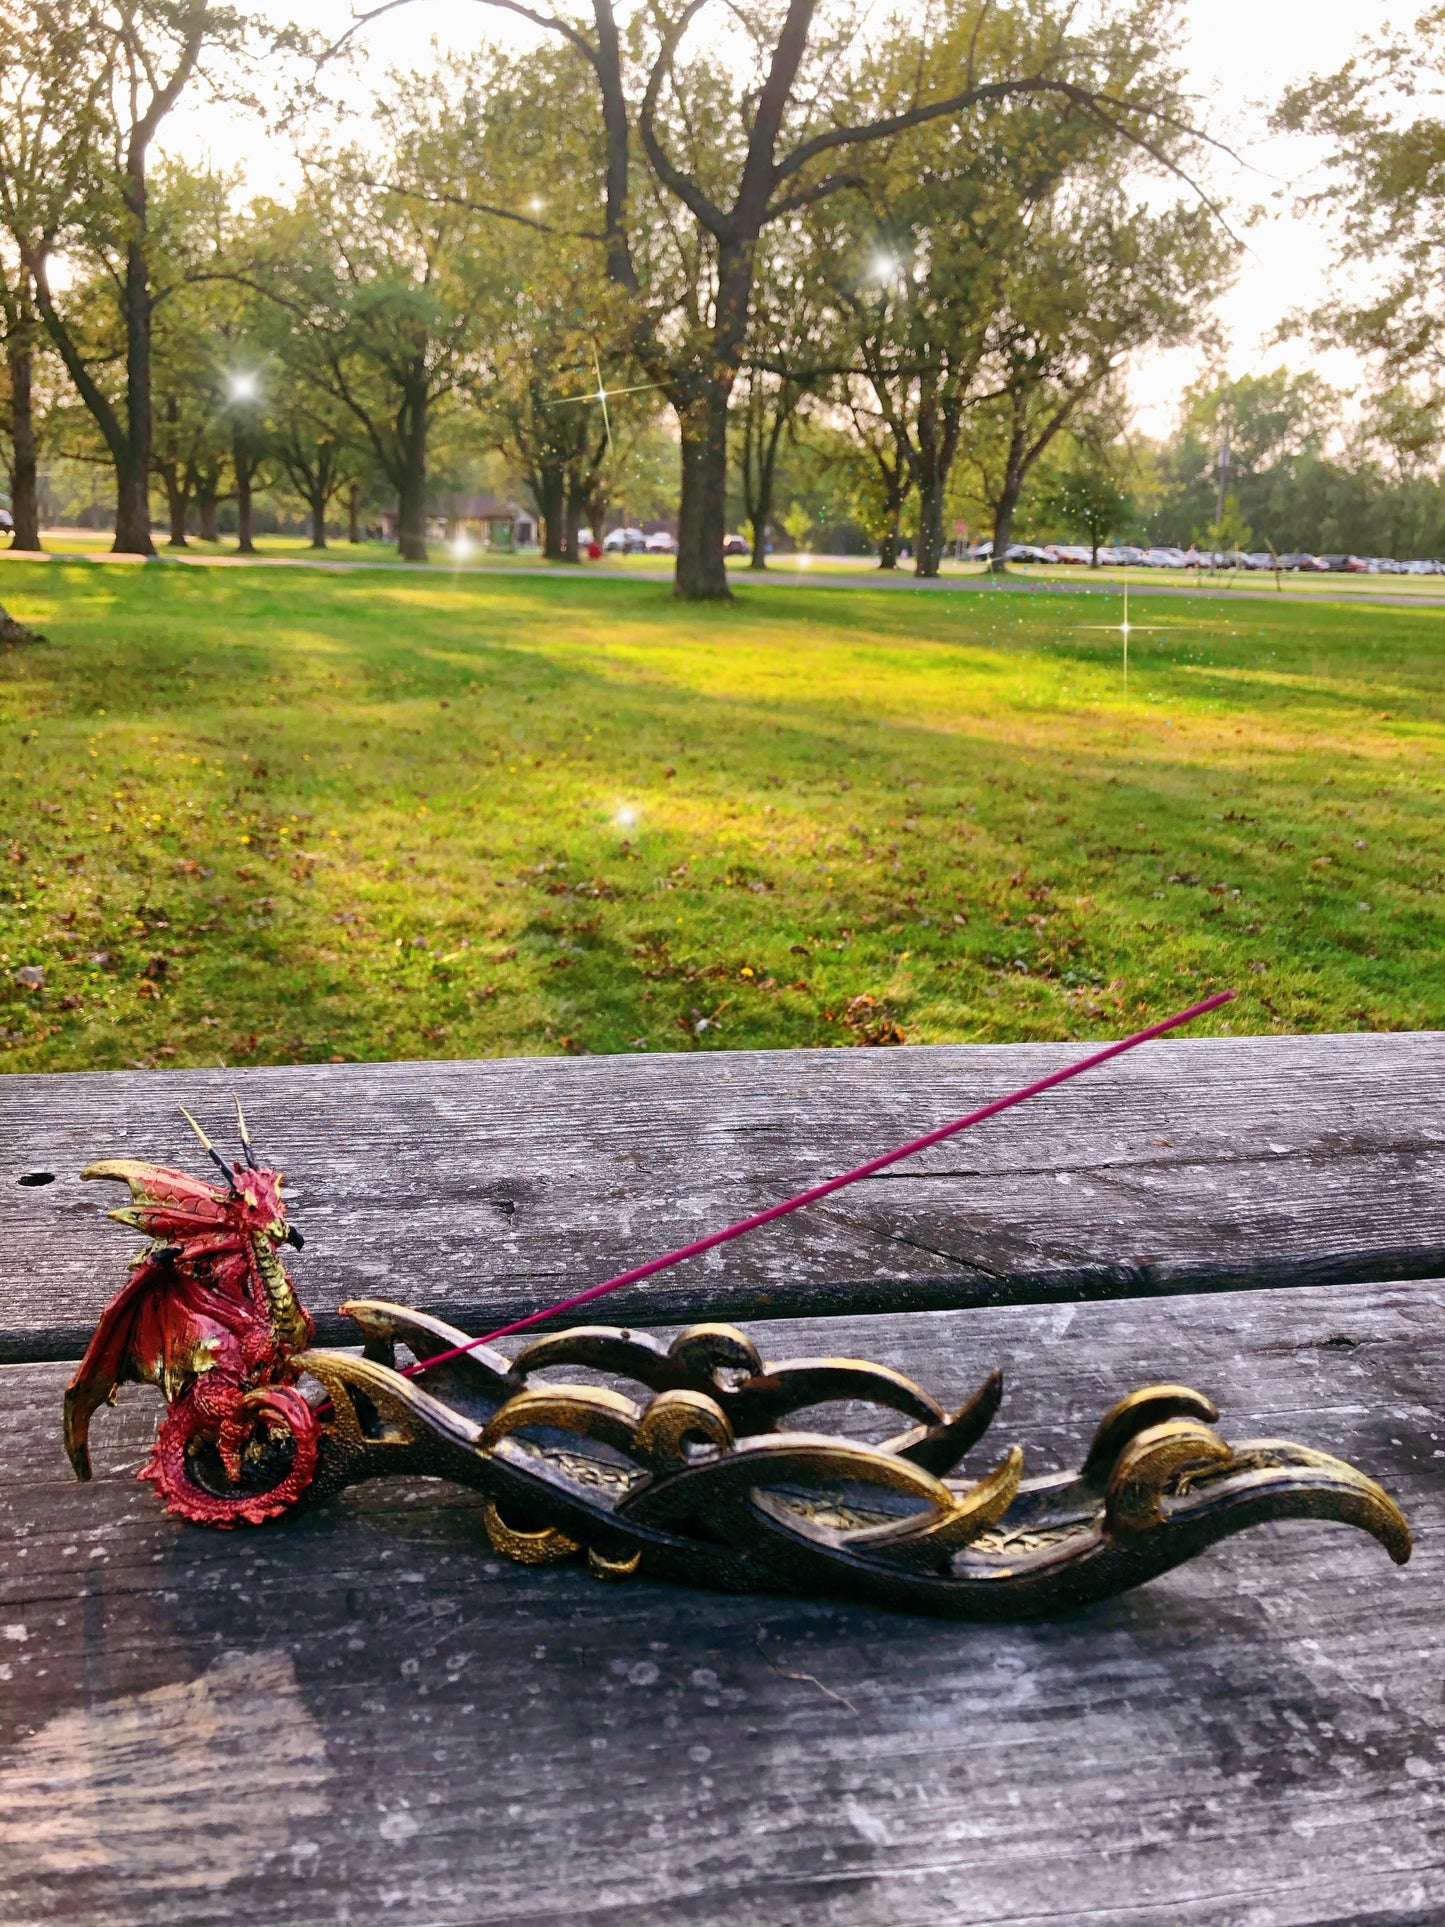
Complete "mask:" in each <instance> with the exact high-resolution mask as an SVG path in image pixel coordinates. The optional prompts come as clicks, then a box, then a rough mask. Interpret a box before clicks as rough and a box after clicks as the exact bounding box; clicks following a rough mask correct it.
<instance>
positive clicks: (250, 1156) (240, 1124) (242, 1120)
mask: <svg viewBox="0 0 1445 1927" xmlns="http://www.w3.org/2000/svg"><path fill="white" fill-rule="evenodd" d="M231 1102H232V1103H233V1104H234V1105H235V1107H236V1129H237V1130H238V1131H239V1132H240V1133H241V1151H242V1154H243V1155H244V1157H245V1160H246V1162H247V1164H249V1165H250V1167H251V1169H252V1170H253V1171H256V1170H259V1169H260V1166H259V1165H258V1164H257V1163H256V1154H255V1152H254V1151H253V1150H252V1149H251V1133H250V1132H249V1131H248V1130H247V1129H246V1113H245V1112H244V1111H243V1110H242V1109H241V1100H240V1098H239V1097H238V1096H237V1094H236V1093H235V1091H232V1093H231Z"/></svg>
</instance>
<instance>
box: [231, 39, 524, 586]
mask: <svg viewBox="0 0 1445 1927" xmlns="http://www.w3.org/2000/svg"><path fill="white" fill-rule="evenodd" d="M474 80H475V76H474V75H473V74H471V73H469V72H468V70H467V69H466V68H464V67H461V68H459V67H458V66H456V65H455V64H451V65H447V66H443V67H441V68H438V69H437V70H436V71H435V72H434V73H432V74H430V75H426V76H407V75H399V74H393V75H392V76H391V77H390V80H389V84H388V90H387V92H386V94H385V96H384V97H382V98H381V99H379V100H378V101H377V103H376V105H375V107H374V109H373V121H374V124H375V127H376V130H377V135H378V141H377V147H378V148H379V149H380V160H381V167H380V169H379V170H378V167H377V164H376V158H374V155H373V152H371V151H367V150H364V149H362V148H361V147H359V146H350V147H343V148H340V149H337V150H333V151H317V152H313V153H312V154H311V155H310V156H309V157H308V158H307V161H306V185H305V188H304V191H303V193H302V195H301V198H300V201H299V203H298V205H297V207H296V208H295V209H287V208H283V207H280V206H277V205H274V204H265V205H263V206H260V207H258V208H257V209H256V211H255V216H254V227H253V236H252V242H251V247H252V266H251V267H250V268H249V269H248V270H246V273H245V277H244V278H245V279H246V281H247V284H248V285H249V286H251V287H253V288H254V289H256V290H257V291H258V292H260V293H262V294H264V295H265V296H266V297H267V298H268V299H269V300H271V301H272V302H274V303H275V305H276V307H277V308H278V310H280V311H281V312H282V313H283V314H284V315H285V316H286V318H287V320H288V323H289V331H288V344H289V345H286V346H283V347H281V348H280V349H279V352H280V353H281V354H282V355H283V357H284V359H285V360H286V362H287V365H288V367H289V368H290V370H291V371H292V373H293V375H294V376H295V377H296V378H297V379H299V380H301V381H303V382H305V383H307V384H309V385H310V386H311V387H312V388H314V389H315V390H317V391H318V392H320V393H322V394H324V395H326V396H327V397H328V398H329V399H330V400H331V401H333V402H335V403H336V404H337V405H338V406H339V407H340V408H342V409H343V410H345V411H346V413H347V415H348V416H349V417H350V419H351V420H352V421H353V422H354V424H355V426H356V429H357V432H358V434H359V436H360V438H361V439H362V440H364V442H365V443H366V445H367V447H368V449H369V451H370V453H371V456H372V458H373V460H374V461H375V464H376V466H377V468H378V469H379V470H380V472H381V473H382V474H383V475H384V476H385V477H386V479H387V480H388V481H389V482H390V484H391V486H392V487H393V488H394V489H395V490H396V495H397V503H398V514H397V546H398V549H399V551H400V553H401V554H402V556H403V557H404V558H405V559H406V560H407V561H411V562H424V561H425V560H426V555H427V537H426V525H427V455H428V445H429V440H430V435H431V431H432V426H433V418H434V416H435V413H436V410H437V409H438V407H439V406H441V405H442V404H443V403H444V402H446V401H447V400H448V399H449V398H450V397H452V396H453V395H455V394H456V393H457V391H458V390H459V389H460V388H461V387H462V386H463V384H464V383H465V382H466V381H467V379H468V378H469V377H470V376H471V375H472V374H473V373H474V372H475V369H476V365H477V362H476V358H477V352H478V349H479V345H480V343H481V341H482V340H483V338H484V335H485V331H486V328H487V325H488V323H489V321H490V319H491V311H490V309H489V307H488V305H487V301H486V294H487V287H488V276H489V274H490V273H491V271H492V268H493V267H494V265H495V262H494V257H492V256H491V254H490V253H489V250H488V249H487V248H486V247H485V246H484V223H483V217H482V216H481V215H479V214H478V213H477V212H476V211H475V210H474V209H473V208H472V207H471V206H470V205H469V202H468V199H467V186H468V174H467V164H468V150H469V144H470V141H471V139H472V129H473V128H474V126H475V122H476V119H477V114H478V103H477V101H476V100H475V98H474V94H475V88H474Z"/></svg>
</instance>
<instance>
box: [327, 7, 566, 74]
mask: <svg viewBox="0 0 1445 1927" xmlns="http://www.w3.org/2000/svg"><path fill="white" fill-rule="evenodd" d="M480 4H482V5H484V6H489V7H500V8H501V10H502V12H503V13H515V14H517V15H518V16H519V18H521V19H523V20H530V21H531V23H532V25H533V26H534V27H541V28H543V29H544V30H545V31H546V32H548V33H559V34H561V36H562V38H563V39H564V40H566V41H567V42H568V43H569V44H570V45H571V46H573V47H575V48H576V49H577V51H578V53H579V54H581V55H582V57H583V59H584V60H586V62H587V64H588V65H589V66H590V67H593V68H596V67H597V64H598V60H597V49H596V48H595V47H594V46H593V45H592V42H591V41H590V40H589V39H588V38H587V36H586V34H584V33H583V32H582V31H581V30H580V28H577V27H575V26H573V24H572V22H571V21H570V20H563V19H561V18H560V17H559V16H558V15H557V14H555V13H538V12H537V11H536V9H535V8H533V7H526V6H523V5H522V0H480ZM410 5H411V0H383V4H382V5H381V6H379V7H368V8H367V10H366V12H365V13H359V14H357V15H356V16H355V18H354V19H353V20H352V23H351V25H350V26H349V27H348V28H347V29H346V32H345V33H344V34H342V35H341V37H340V39H339V40H334V41H333V42H332V43H331V45H330V46H329V47H327V48H325V49H324V50H323V52H322V53H321V55H320V57H319V58H318V60H317V65H318V66H320V65H322V64H323V63H324V62H326V61H328V60H331V59H333V58H334V57H335V56H336V55H337V54H339V53H341V52H342V51H343V50H344V49H345V47H346V46H347V44H348V42H350V41H351V40H353V39H354V38H355V36H356V35H357V34H359V33H360V32H361V30H362V28H363V27H369V26H370V25H371V24H372V22H373V21H374V20H380V19H381V18H382V16H383V15H384V14H388V13H395V12H396V10H397V8H398V7H408V6H410Z"/></svg>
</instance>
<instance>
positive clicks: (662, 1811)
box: [0, 1071, 1445, 1927]
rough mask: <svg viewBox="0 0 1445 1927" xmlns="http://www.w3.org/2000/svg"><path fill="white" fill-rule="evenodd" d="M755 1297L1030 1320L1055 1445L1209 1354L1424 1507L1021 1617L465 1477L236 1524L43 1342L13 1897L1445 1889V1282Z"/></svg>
mask: <svg viewBox="0 0 1445 1927" xmlns="http://www.w3.org/2000/svg"><path fill="white" fill-rule="evenodd" d="M848 1074H849V1075H856V1073H852V1072H851V1071H850V1072H849V1073H848ZM91 1088H96V1087H95V1086H91ZM333 1115H334V1114H333ZM132 1148H133V1146H132ZM752 1329H753V1332H754V1336H755V1337H756V1338H757V1339H758V1342H759V1343H760V1345H761V1346H762V1348H763V1350H764V1352H765V1354H770V1355H772V1356H774V1357H776V1356H779V1355H786V1354H790V1353H797V1352H799V1351H803V1350H814V1349H817V1350H820V1351H821V1350H824V1349H827V1350H835V1351H845V1352H846V1351H858V1350H863V1351H866V1352H869V1353H871V1354H872V1355H874V1356H876V1357H880V1358H884V1359H886V1360H889V1361H890V1362H892V1363H895V1364H897V1365H900V1366H901V1367H902V1368H903V1369H904V1370H906V1371H909V1372H912V1373H915V1374H916V1375H918V1376H919V1377H921V1378H922V1379H924V1380H925V1382H927V1383H929V1384H930V1386H931V1387H932V1389H934V1390H935V1391H937V1392H938V1393H940V1394H941V1395H942V1396H944V1397H945V1398H946V1399H949V1400H953V1399H957V1398H959V1397H961V1396H962V1395H963V1394H964V1393H965V1392H967V1391H968V1390H969V1389H970V1388H971V1387H972V1386H973V1385H974V1384H975V1383H976V1382H977V1380H978V1378H979V1377H980V1376H981V1374H982V1373H983V1371H984V1370H985V1369H986V1368H987V1367H988V1366H990V1365H992V1364H994V1363H997V1362H1002V1363H1003V1365H1004V1367H1005V1371H1006V1374H1007V1380H1008V1385H1009V1393H1008V1397H1007V1400H1006V1403H1005V1407H1004V1411H1003V1413H1002V1415H1001V1417H1000V1419H999V1421H998V1423H997V1425H996V1426H995V1428H994V1434H993V1438H992V1440H991V1441H990V1442H989V1445H987V1446H986V1447H985V1448H984V1450H985V1451H987V1450H988V1449H990V1448H991V1446H993V1445H996V1444H1000V1443H1002V1442H1003V1441H1004V1440H1005V1439H1006V1438H1014V1437H1017V1438H1019V1439H1020V1440H1021V1441H1022V1442H1023V1443H1024V1445H1025V1446H1026V1448H1027V1450H1028V1452H1029V1456H1030V1460H1031V1462H1032V1463H1033V1465H1034V1466H1035V1467H1037V1468H1042V1467H1044V1466H1047V1465H1049V1464H1050V1463H1056V1462H1058V1461H1060V1460H1062V1459H1064V1458H1065V1457H1069V1456H1072V1455H1074V1454H1076V1453H1077V1452H1078V1451H1079V1449H1080V1448H1081V1446H1082V1444H1083V1442H1084V1441H1085V1440H1086V1438H1087V1436H1088V1433H1089V1431H1090V1429H1091V1427H1092V1424H1093V1422H1094V1421H1095V1419H1096V1418H1097V1417H1098V1416H1099V1414H1100V1412H1101V1411H1102V1410H1103V1409H1104V1407H1105V1406H1106V1405H1107V1404H1108V1403H1109V1402H1110V1400H1111V1399H1112V1398H1113V1396H1114V1395H1115V1394H1116V1393H1117V1392H1118V1391H1120V1390H1121V1389H1124V1388H1125V1387H1127V1386H1129V1385H1131V1384H1135V1383H1139V1382H1142V1381H1144V1380H1147V1379H1151V1378H1160V1377H1162V1378H1182V1379H1184V1380H1185V1381H1186V1382H1192V1383H1194V1384H1197V1385H1199V1386H1200V1387H1201V1388H1202V1389H1204V1390H1206V1391H1209V1392H1211V1393H1213V1394H1214V1395H1215V1396H1216V1397H1217V1398H1218V1399H1219V1401H1220V1403H1221V1405H1222V1406H1223V1408H1224V1417H1223V1420H1222V1425H1223V1429H1224V1430H1225V1431H1226V1432H1227V1434H1228V1435H1230V1436H1231V1437H1234V1438H1240V1437H1245V1436H1249V1435H1251V1434H1253V1435H1258V1434H1260V1433H1273V1434H1284V1435H1287V1436H1293V1437H1295V1438H1298V1439H1301V1440H1304V1441H1305V1442H1307V1443H1312V1444H1316V1445H1320V1446H1324V1447H1326V1448H1327V1449H1329V1450H1332V1451H1336V1452H1340V1453H1342V1454H1343V1455H1345V1456H1347V1457H1349V1458H1351V1459H1353V1460H1354V1461H1355V1462H1356V1463H1358V1464H1359V1465H1361V1466H1362V1467H1363V1468H1364V1469H1365V1470H1367V1471H1369V1472H1371V1473H1372V1474H1374V1475H1375V1476H1376V1477H1378V1478H1380V1479H1381V1480H1382V1481H1383V1482H1384V1483H1385V1484H1386V1485H1387V1486H1388V1487H1389V1488H1390V1489H1391V1490H1392V1491H1393V1492H1394V1494H1395V1495H1396V1497H1397V1498H1398V1499H1399V1500H1400V1501H1401V1503H1402V1504H1403V1505H1404V1507H1405V1509H1406V1511H1407V1513H1409V1514H1410V1516H1411V1518H1412V1521H1413V1523H1414V1525H1415V1528H1416V1532H1417V1537H1418V1550H1417V1552H1416V1555H1415V1558H1414V1560H1413V1561H1412V1562H1411V1564H1410V1565H1408V1566H1406V1567H1405V1568H1403V1569H1402V1570H1396V1569H1395V1568H1394V1567H1392V1566H1391V1565H1390V1564H1389V1562H1388V1561H1387V1560H1386V1558H1385V1556H1384V1554H1383V1553H1382V1552H1381V1551H1380V1549H1379V1548H1378V1547H1377V1546H1375V1545H1374V1544H1373V1543H1371V1542H1370V1541H1368V1540H1366V1539H1365V1538H1364V1537H1363V1536H1361V1535H1359V1534H1356V1533H1352V1532H1349V1531H1347V1530H1345V1529H1342V1528H1339V1527H1329V1526H1323V1525H1314V1524H1294V1525H1288V1526H1281V1527H1275V1528H1268V1529H1264V1530H1260V1531H1256V1532H1254V1533H1252V1534H1249V1535H1246V1536H1244V1537H1241V1538H1239V1539H1235V1540H1232V1541H1230V1542H1229V1543H1228V1544H1226V1545H1225V1546H1222V1547H1220V1548H1218V1549H1216V1550H1215V1551H1214V1552H1213V1553H1211V1554H1210V1555H1208V1556H1207V1557H1206V1558H1204V1559H1202V1560H1201V1561H1199V1562H1198V1563H1196V1564H1195V1565H1193V1566H1190V1567H1186V1568H1185V1569H1183V1570H1182V1571H1180V1572H1178V1573H1175V1574H1171V1575H1169V1576H1168V1577H1167V1578H1165V1579H1163V1580H1160V1581H1158V1582H1156V1583H1155V1584H1154V1585H1152V1586H1150V1587H1148V1588H1146V1589H1144V1590H1142V1591H1140V1592H1137V1593H1134V1594H1132V1595H1129V1596H1127V1597H1125V1598H1123V1599H1120V1600H1117V1601H1114V1602H1111V1603H1110V1604H1109V1605H1107V1606H1104V1607H1100V1608H1097V1609H1094V1610H1092V1611H1090V1612H1088V1613H1085V1614H1081V1615H1078V1616H1077V1617H1074V1618H1071V1619H1066V1620H1061V1621H1057V1622H1052V1623H1047V1624H1043V1625H1031V1626H1027V1627H1023V1628H1009V1627H994V1626H979V1627H972V1626H966V1625H950V1624H946V1623H938V1622H933V1621H925V1620H922V1619H915V1618H910V1617H906V1616H889V1615H886V1614H884V1613H880V1612H873V1611H868V1610H863V1609H856V1608H850V1607H845V1606H838V1605H833V1604H830V1603H828V1602H826V1601H822V1602H817V1603H799V1602H797V1601H791V1600H777V1599H766V1598H735V1597H721V1596H713V1595H708V1594H702V1593H686V1592H683V1591H678V1590H669V1589H666V1588H662V1587H659V1586H655V1585H651V1584H648V1583H645V1582H636V1583H625V1584H612V1585H609V1584H606V1583H602V1582H598V1581H596V1580H593V1579H592V1578H590V1577H589V1576H588V1575H587V1573H586V1572H585V1571H584V1570H579V1569H575V1568H572V1567H558V1568H553V1569H550V1570H546V1571H528V1570H524V1569H521V1568H517V1567H513V1566H504V1565H502V1564H499V1562H498V1561H497V1560H496V1559H495V1558H494V1557H493V1556H492V1555H491V1554H490V1552H489V1550H488V1549H487V1547H486V1544H485V1541H484V1539H483V1536H482V1533H481V1530H480V1526H479V1522H478V1517H477V1509H476V1505H475V1503H474V1502H473V1501H472V1500H471V1499H470V1498H469V1497H467V1496H466V1495H463V1494H458V1493H456V1492H455V1491H453V1490H451V1489H449V1488H446V1487H443V1486H441V1485H438V1484H436V1483H433V1482H421V1483H418V1484H415V1485H405V1486H402V1485H397V1486H390V1487H388V1486H380V1485H378V1486H374V1487H370V1488H363V1489H361V1490H359V1491H358V1492H356V1493H354V1494H352V1495H350V1496H349V1497H348V1498H347V1499H346V1500H345V1501H343V1502H339V1503H337V1504H335V1505H334V1506H332V1507H330V1508H329V1509H327V1510H326V1511H324V1512H322V1513H318V1514H317V1515H315V1516H312V1517H309V1518H307V1517H303V1518H301V1519H297V1520H293V1521H290V1522H282V1523H280V1524H278V1525H275V1526H268V1527H266V1528H264V1529H263V1530H260V1531H253V1532H237V1533H235V1534H221V1533H206V1532H203V1531H200V1530H197V1529H194V1528H186V1527H183V1526H180V1525H179V1524H177V1523H176V1522H175V1521H173V1520H170V1519H168V1518H167V1517H165V1516H164V1515H162V1514H161V1513H160V1512H159V1511H158V1508H157V1506H156V1504H155V1501H154V1498H153V1495H152V1494H151V1492H150V1490H149V1488H146V1487H142V1486H139V1485H137V1484H136V1483H135V1481H134V1479H133V1478H132V1477H131V1473H132V1472H133V1470H134V1468H135V1466H136V1465H137V1464H138V1463H139V1462H140V1460H141V1458H142V1457H143V1455H144V1449H145V1445H146V1443H147V1441H148V1438H149V1434H150V1431H151V1428H152V1425H153V1422H154V1416H155V1413H156V1411H157V1409H158V1407H157V1402H156V1401H155V1399H154V1397H153V1395H151V1394H148V1393H145V1392H142V1391H139V1390H137V1389H136V1388H128V1390H127V1392H126V1394H125V1395H124V1396H123V1399H122V1403H121V1407H120V1409H119V1411H118V1412H117V1413H114V1414H111V1413H102V1414H101V1415H100V1417H99V1418H98V1420H97V1423H96V1428H95V1430H96V1444H97V1447H98V1473H99V1476H98V1479H97V1482H96V1483H95V1484H93V1485H90V1486H85V1487H82V1486H78V1485H76V1484H75V1483H74V1481H73V1480H72V1479H71V1478H70V1475H69V1470H68V1468H67V1466H66V1464H65V1460H64V1457H63V1454H62V1452H61V1450H60V1445H59V1395H60V1388H61V1385H62V1382H63V1380H64V1378H65V1376H66V1373H65V1370H64V1368H63V1367H61V1366H58V1365H31V1366H12V1367H8V1368H6V1369H4V1370H3V1371H0V1465H3V1478H0V1545H3V1554H0V1919H3V1920H4V1922H5V1923H6V1927H32V1924H33V1927H39V1924H40V1923H64V1924H65V1927H115V1924H116V1923H119V1922H124V1923H127V1924H128V1927H234V1923H235V1922H237V1921H240V1920H244V1921H245V1922H246V1923H247V1927H291V1924H292V1923H296V1927H301V1924H302V1923H305V1927H330V1924H331V1923H342V1922H348V1923H362V1922H364V1923H366V1924H367V1927H373V1923H379V1922H385V1921H388V1920H393V1919H394V1920H398V1921H405V1922H407V1923H409V1927H423V1924H424V1927H481V1924H482V1923H486V1924H487V1927H491V1924H492V1923H499V1924H500V1923H507V1927H555V1923H557V1922H561V1921H576V1922H581V1923H586V1927H614V1923H615V1927H622V1923H624V1922H636V1921H645V1922H647V1923H648V1927H973V1924H977V1927H983V1923H1001V1922H1006V1923H1010V1927H1042V1923H1045V1922H1047V1923H1049V1927H1124V1924H1126V1923H1127V1927H1326V1923H1329V1924H1331V1927H1406V1923H1409V1924H1410V1927H1428V1923H1432V1922H1437V1921H1439V1920H1441V1919H1445V1740H1442V1690H1441V1680H1442V1677H1445V1620H1442V1616H1441V1613H1440V1598H1441V1592H1440V1588H1441V1583H1442V1578H1445V1571H1442V1564H1445V1561H1442V1551H1441V1548H1442V1546H1445V1532H1442V1528H1445V1478H1442V1469H1445V1423H1442V1419H1441V1409H1440V1408H1441V1386H1442V1383H1445V1286H1441V1285H1439V1284H1434V1285H1431V1284H1419V1283H1414V1284H1411V1283H1405V1284H1390V1285H1373V1286H1369V1287H1363V1288H1362V1287H1355V1286H1336V1287H1328V1288H1313V1289H1310V1288H1302V1289H1291V1290H1260V1291H1255V1292H1251V1293H1249V1294H1233V1295H1224V1294H1201V1295H1195V1296H1182V1295H1181V1296H1173V1297H1168V1298H1163V1299H1159V1300H1154V1301H1138V1300H1135V1301H1122V1302H1118V1303H1112V1304H1081V1305H1030V1306H1014V1307H995V1308H986V1309H978V1310H972V1311H955V1312H946V1313H915V1314H913V1315H908V1316H896V1317H888V1318H872V1319H867V1320H848V1319H833V1318H828V1319H816V1320H809V1321H807V1322H806V1323H798V1322H789V1321H778V1322H773V1323H763V1324H758V1325H755V1326H753V1328H752Z"/></svg>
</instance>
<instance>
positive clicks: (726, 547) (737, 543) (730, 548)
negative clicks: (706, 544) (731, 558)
mask: <svg viewBox="0 0 1445 1927" xmlns="http://www.w3.org/2000/svg"><path fill="white" fill-rule="evenodd" d="M674 546H676V545H675V544H674ZM752 552H753V551H752V544H751V543H750V542H749V541H748V538H747V537H746V536H745V535H725V536H724V537H723V554H724V555H751V554H752Z"/></svg>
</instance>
